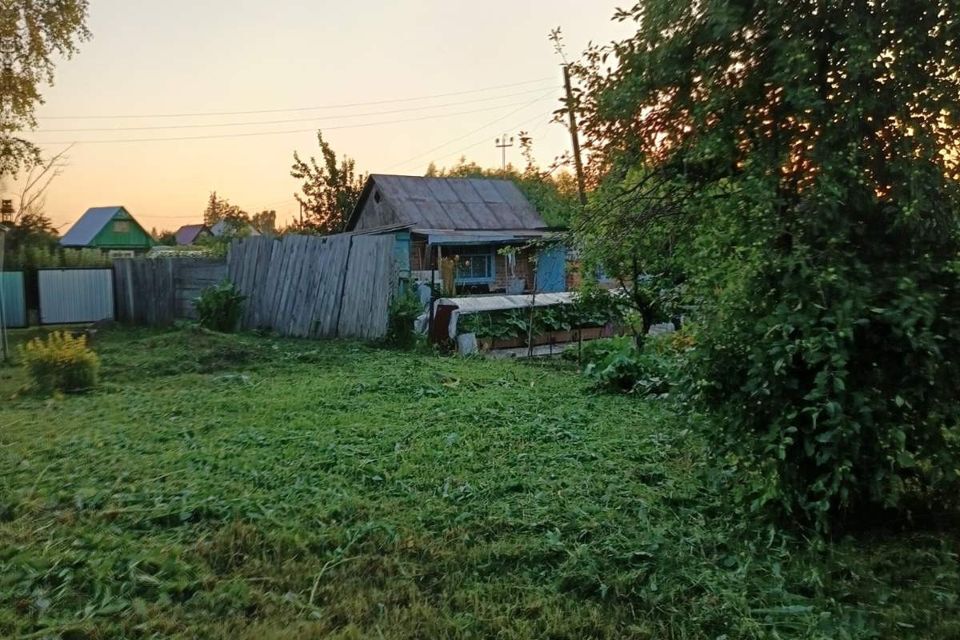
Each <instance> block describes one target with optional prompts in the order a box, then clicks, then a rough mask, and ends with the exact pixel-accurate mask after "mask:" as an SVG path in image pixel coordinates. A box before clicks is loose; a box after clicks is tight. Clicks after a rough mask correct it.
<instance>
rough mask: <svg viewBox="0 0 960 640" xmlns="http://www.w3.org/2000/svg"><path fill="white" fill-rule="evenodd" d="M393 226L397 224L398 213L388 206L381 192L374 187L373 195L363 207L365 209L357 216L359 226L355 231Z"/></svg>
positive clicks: (355, 227)
mask: <svg viewBox="0 0 960 640" xmlns="http://www.w3.org/2000/svg"><path fill="white" fill-rule="evenodd" d="M391 224H397V215H396V212H395V211H394V210H393V207H391V206H390V205H389V204H387V200H386V199H385V198H382V197H380V190H379V189H378V188H377V186H376V185H374V187H373V193H371V194H370V197H369V198H367V201H366V202H365V203H364V205H363V209H361V210H360V215H359V216H357V224H356V225H355V226H354V228H353V230H354V231H362V230H364V229H376V228H378V227H385V226H387V225H391Z"/></svg>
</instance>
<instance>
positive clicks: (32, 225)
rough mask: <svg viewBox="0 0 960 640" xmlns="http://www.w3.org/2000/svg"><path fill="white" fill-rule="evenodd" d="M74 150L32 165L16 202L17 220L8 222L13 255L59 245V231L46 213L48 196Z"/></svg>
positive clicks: (8, 239)
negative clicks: (18, 252) (50, 188)
mask: <svg viewBox="0 0 960 640" xmlns="http://www.w3.org/2000/svg"><path fill="white" fill-rule="evenodd" d="M69 150H70V147H68V148H66V149H64V150H63V151H61V152H59V153H57V154H55V155H53V156H51V157H49V158H47V159H42V158H41V159H39V160H38V161H37V163H36V164H34V165H32V166H31V167H30V168H29V170H28V172H27V174H26V175H25V176H24V177H23V180H21V181H20V183H19V190H18V191H17V192H16V194H15V197H14V198H11V199H12V200H13V211H14V213H13V218H12V219H11V220H9V221H7V225H8V226H9V227H10V231H9V232H8V234H7V244H8V246H9V249H10V251H11V252H14V251H18V250H20V249H21V248H29V247H39V248H42V249H50V248H51V247H53V246H55V245H56V242H57V229H56V227H54V226H53V223H52V221H51V220H50V217H49V216H48V215H47V213H46V194H47V189H48V188H49V187H50V185H51V183H53V181H54V180H56V179H57V178H58V177H59V176H60V175H61V174H62V172H63V169H64V168H65V167H66V165H67V152H68V151H69Z"/></svg>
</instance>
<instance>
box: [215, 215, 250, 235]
mask: <svg viewBox="0 0 960 640" xmlns="http://www.w3.org/2000/svg"><path fill="white" fill-rule="evenodd" d="M210 233H211V234H212V235H213V236H214V237H215V238H240V237H244V238H245V237H250V236H259V235H260V232H259V231H257V230H256V229H255V228H254V226H253V225H252V224H250V223H249V222H242V221H240V220H228V219H226V218H224V219H223V220H220V221H219V222H217V223H216V224H215V225H213V226H212V227H210Z"/></svg>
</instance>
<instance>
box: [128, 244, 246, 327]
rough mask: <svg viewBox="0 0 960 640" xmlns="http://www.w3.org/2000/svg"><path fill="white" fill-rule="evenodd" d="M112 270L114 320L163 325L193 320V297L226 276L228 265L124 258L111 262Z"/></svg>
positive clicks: (209, 262)
mask: <svg viewBox="0 0 960 640" xmlns="http://www.w3.org/2000/svg"><path fill="white" fill-rule="evenodd" d="M113 272H114V278H113V279H114V286H115V287H116V291H117V319H118V320H120V321H121V322H129V323H132V324H148V325H152V326H165V325H169V324H171V323H173V321H174V320H175V319H176V318H191V319H195V318H196V316H197V313H196V309H195V308H194V300H196V298H197V297H198V296H199V295H200V293H201V292H202V291H203V290H204V289H206V288H207V287H210V286H213V285H216V284H218V283H220V282H222V281H223V280H224V279H225V278H226V277H227V265H226V263H225V262H223V261H218V260H209V259H199V260H198V259H196V258H165V259H145V258H136V259H134V258H127V259H122V260H116V261H114V270H113Z"/></svg>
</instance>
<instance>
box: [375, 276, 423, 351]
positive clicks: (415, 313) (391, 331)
mask: <svg viewBox="0 0 960 640" xmlns="http://www.w3.org/2000/svg"><path fill="white" fill-rule="evenodd" d="M421 313H423V305H422V304H421V303H420V298H418V297H417V294H416V292H415V291H413V290H412V289H407V290H403V291H400V292H399V293H397V295H395V296H394V297H393V300H391V301H390V316H389V320H388V326H387V336H386V338H385V339H384V342H385V343H386V344H387V345H389V346H391V347H397V348H399V349H411V348H413V346H414V345H415V344H416V343H417V333H416V331H415V327H414V322H415V321H416V319H417V318H418V317H419V316H420V314H421Z"/></svg>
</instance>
